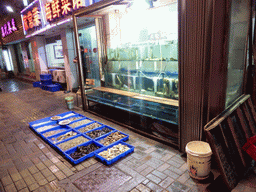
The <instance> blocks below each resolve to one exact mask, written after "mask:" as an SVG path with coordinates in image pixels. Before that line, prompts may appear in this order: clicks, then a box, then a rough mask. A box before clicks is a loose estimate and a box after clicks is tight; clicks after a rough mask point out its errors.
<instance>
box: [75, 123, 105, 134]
mask: <svg viewBox="0 0 256 192" xmlns="http://www.w3.org/2000/svg"><path fill="white" fill-rule="evenodd" d="M93 123H98V124H100V125H101V126H99V127H102V126H104V124H102V123H99V122H97V121H92V122H91V123H88V124H86V125H82V126H79V127H76V128H75V130H77V131H79V132H80V133H86V132H88V131H85V132H82V131H81V129H83V128H84V127H87V126H90V125H91V124H93ZM99 127H96V128H94V129H97V128H99ZM94 129H91V130H94ZM91 130H89V131H91Z"/></svg>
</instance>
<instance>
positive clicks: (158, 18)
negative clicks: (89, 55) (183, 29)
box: [104, 0, 178, 99]
mask: <svg viewBox="0 0 256 192" xmlns="http://www.w3.org/2000/svg"><path fill="white" fill-rule="evenodd" d="M166 18H168V20H167V19H166ZM108 20H109V23H108V26H107V34H108V46H107V48H108V49H107V56H108V63H107V65H106V66H105V68H104V72H105V84H106V86H107V87H110V88H116V89H120V90H124V91H130V92H135V93H140V94H144V95H150V96H158V97H166V98H172V99H178V8H177V2H173V0H172V1H171V0H170V1H168V0H167V1H156V2H153V1H152V2H151V3H150V4H148V3H146V1H134V2H133V3H131V4H130V5H129V6H127V7H125V8H124V9H123V10H120V11H119V12H118V13H111V14H109V18H108Z"/></svg>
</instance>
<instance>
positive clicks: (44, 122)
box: [28, 117, 56, 129]
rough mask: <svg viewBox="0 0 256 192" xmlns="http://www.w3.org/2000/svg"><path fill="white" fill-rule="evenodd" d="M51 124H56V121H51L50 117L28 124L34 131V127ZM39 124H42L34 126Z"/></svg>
mask: <svg viewBox="0 0 256 192" xmlns="http://www.w3.org/2000/svg"><path fill="white" fill-rule="evenodd" d="M52 122H56V121H52V120H51V118H50V117H47V118H43V119H40V120H36V121H32V122H30V123H28V124H29V127H30V128H32V129H34V128H36V127H39V126H42V125H45V124H49V123H52ZM39 123H42V124H41V125H36V124H39Z"/></svg>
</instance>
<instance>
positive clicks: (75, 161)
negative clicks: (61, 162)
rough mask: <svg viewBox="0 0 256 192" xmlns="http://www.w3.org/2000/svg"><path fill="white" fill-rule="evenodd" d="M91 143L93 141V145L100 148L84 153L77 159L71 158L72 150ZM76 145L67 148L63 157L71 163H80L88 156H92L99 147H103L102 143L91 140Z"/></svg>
mask: <svg viewBox="0 0 256 192" xmlns="http://www.w3.org/2000/svg"><path fill="white" fill-rule="evenodd" d="M92 143H94V144H95V145H97V146H99V147H100V148H99V149H97V150H95V151H93V152H91V153H89V154H87V155H85V156H83V157H80V158H79V159H73V158H72V157H71V156H70V154H71V153H74V152H75V151H76V150H77V147H79V146H87V145H90V144H92ZM77 147H75V148H72V149H70V150H68V151H66V152H65V157H66V158H67V159H69V160H70V161H71V162H72V163H74V164H78V163H81V162H82V161H84V160H85V159H88V158H90V157H93V156H94V155H95V153H97V152H98V151H99V150H100V149H102V148H104V146H103V145H101V144H100V143H98V142H95V141H92V140H91V141H89V142H87V143H83V144H81V145H78V146H77Z"/></svg>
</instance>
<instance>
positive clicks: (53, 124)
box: [33, 122, 59, 134]
mask: <svg viewBox="0 0 256 192" xmlns="http://www.w3.org/2000/svg"><path fill="white" fill-rule="evenodd" d="M56 127H59V125H58V124H57V122H51V123H47V124H44V125H41V126H38V127H33V129H34V130H35V131H36V132H37V133H39V134H41V132H44V131H46V130H50V129H53V128H56Z"/></svg>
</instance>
